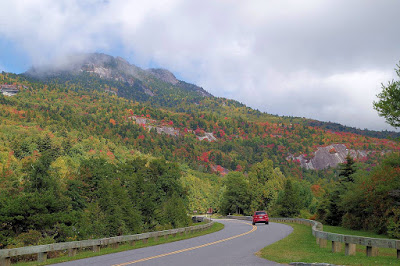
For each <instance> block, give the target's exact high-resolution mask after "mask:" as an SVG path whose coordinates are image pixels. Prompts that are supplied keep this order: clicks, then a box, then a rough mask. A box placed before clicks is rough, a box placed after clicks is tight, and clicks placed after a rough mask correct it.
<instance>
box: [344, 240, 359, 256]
mask: <svg viewBox="0 0 400 266" xmlns="http://www.w3.org/2000/svg"><path fill="white" fill-rule="evenodd" d="M344 252H345V255H346V256H353V255H356V244H351V243H345V246H344Z"/></svg>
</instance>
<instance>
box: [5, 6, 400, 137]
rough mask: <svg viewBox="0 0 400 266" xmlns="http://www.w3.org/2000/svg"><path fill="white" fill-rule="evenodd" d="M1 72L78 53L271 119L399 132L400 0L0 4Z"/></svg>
mask: <svg viewBox="0 0 400 266" xmlns="http://www.w3.org/2000/svg"><path fill="white" fill-rule="evenodd" d="M0 6H1V9H0V71H1V70H3V71H9V72H16V73H20V72H24V71H26V70H27V69H28V68H29V67H30V66H31V65H32V64H42V63H46V62H47V61H48V60H51V59H52V58H55V57H59V56H62V55H65V54H69V53H75V52H103V53H107V54H111V55H114V56H121V57H124V58H125V59H127V60H128V61H129V62H130V63H133V64H136V65H138V66H140V67H142V68H148V67H162V68H166V69H169V70H170V71H172V72H173V73H174V74H176V76H177V77H178V78H179V79H182V80H185V81H187V82H191V83H195V84H197V85H200V86H202V87H203V88H204V89H206V90H207V91H209V92H210V93H212V94H213V95H215V96H221V97H227V98H231V99H235V100H238V101H240V102H243V103H245V104H246V105H248V106H250V107H253V108H257V109H259V110H261V111H265V112H268V113H271V114H279V115H291V116H300V117H306V118H313V119H318V120H322V121H332V122H338V123H342V124H345V125H348V126H354V127H359V128H362V129H363V128H369V129H375V130H383V129H388V130H394V128H392V127H390V126H389V125H387V124H385V122H384V119H383V118H380V117H379V116H378V115H377V112H376V111H375V110H374V109H373V108H372V102H373V101H374V99H376V97H375V95H376V94H378V93H379V92H380V90H381V83H384V84H386V83H387V82H388V81H389V80H391V79H397V77H396V75H395V71H394V68H395V67H396V64H397V63H398V62H399V60H400V30H399V25H400V16H399V15H398V13H399V11H400V1H398V0H373V1H372V0H371V1H369V0H331V1H324V0H315V1H314V0H303V1H298V0H293V1H288V0H276V1H275V0H260V1H252V0H246V1H239V0H230V1H228V0H217V1H216V0H199V1H190V0H143V1H132V0H129V1H128V0H109V1H104V0H57V1H55V0H12V1H10V0H0Z"/></svg>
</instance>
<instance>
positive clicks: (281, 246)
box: [257, 224, 400, 265]
mask: <svg viewBox="0 0 400 266" xmlns="http://www.w3.org/2000/svg"><path fill="white" fill-rule="evenodd" d="M288 225H290V226H291V227H293V233H292V234H290V235H289V236H288V237H286V238H284V239H282V240H280V241H278V242H276V243H274V244H272V245H269V246H267V247H265V248H263V249H262V250H260V251H259V252H258V253H257V255H258V256H260V257H262V258H265V259H268V260H271V261H276V262H280V263H291V262H307V263H313V262H318V263H332V264H340V265H400V260H398V259H397V258H396V250H395V249H383V248H381V249H379V256H378V257H367V256H366V255H365V249H366V247H365V246H357V254H356V255H355V256H345V255H344V244H343V246H342V251H341V252H339V253H332V249H331V247H332V246H331V242H330V241H328V244H327V247H326V248H320V247H319V246H318V245H317V243H316V240H315V237H314V236H313V235H312V234H311V227H310V226H307V225H300V224H288ZM324 228H325V226H324ZM327 229H328V228H327ZM335 230H336V229H335ZM346 230H347V229H346ZM342 232H343V231H342ZM353 232H354V231H353Z"/></svg>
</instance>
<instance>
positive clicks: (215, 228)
mask: <svg viewBox="0 0 400 266" xmlns="http://www.w3.org/2000/svg"><path fill="white" fill-rule="evenodd" d="M199 224H200V223H199ZM223 228H224V225H223V224H221V223H217V222H214V224H213V225H212V226H211V228H209V229H207V230H204V231H201V232H194V233H189V234H187V235H177V236H175V237H174V236H172V235H171V236H169V237H168V238H167V239H164V238H163V237H160V238H159V239H158V241H155V240H154V239H153V238H150V239H149V240H148V242H147V243H143V241H137V242H136V244H135V245H134V246H132V245H130V244H128V243H126V244H121V245H120V246H119V247H118V248H111V247H104V248H101V249H100V252H96V253H94V252H92V251H91V250H85V251H80V252H78V254H77V255H76V256H74V257H68V254H67V253H66V254H61V256H59V257H56V258H51V259H47V261H46V263H41V264H39V263H38V262H37V261H31V262H19V263H16V265H21V266H23V265H48V264H54V263H60V262H66V261H72V260H79V259H84V258H90V257H95V256H101V255H106V254H111V253H117V252H122V251H127V250H132V249H137V248H143V247H149V246H155V245H160V244H165V243H170V242H174V241H179V240H184V239H188V238H193V237H197V236H202V235H206V234H210V233H214V232H217V231H219V230H222V229H223ZM13 265H14V264H13Z"/></svg>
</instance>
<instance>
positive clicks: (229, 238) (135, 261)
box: [113, 222, 257, 266]
mask: <svg viewBox="0 0 400 266" xmlns="http://www.w3.org/2000/svg"><path fill="white" fill-rule="evenodd" d="M241 223H245V224H248V225H250V224H249V223H246V222H241ZM252 227H253V228H252V229H251V230H250V231H248V232H245V233H243V234H240V235H236V236H231V237H228V238H225V239H221V240H218V241H215V242H210V243H207V244H204V245H200V246H195V247H191V248H185V249H180V250H176V251H173V252H169V253H164V254H160V255H157V256H153V257H147V258H143V259H140V260H134V261H129V262H125V263H121V264H114V265H113V266H125V265H130V264H134V263H138V262H142V261H148V260H152V259H157V258H161V257H165V256H169V255H173V254H178V253H182V252H186V251H190V250H194V249H198V248H203V247H207V246H211V245H215V244H218V243H221V242H225V241H229V240H232V239H235V238H238V237H241V236H244V235H247V234H250V233H253V232H254V231H256V230H257V226H254V225H252Z"/></svg>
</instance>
